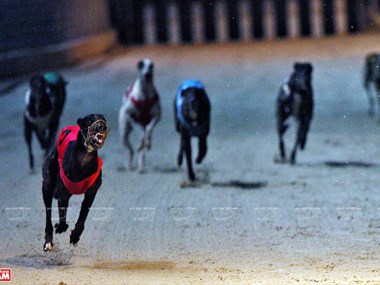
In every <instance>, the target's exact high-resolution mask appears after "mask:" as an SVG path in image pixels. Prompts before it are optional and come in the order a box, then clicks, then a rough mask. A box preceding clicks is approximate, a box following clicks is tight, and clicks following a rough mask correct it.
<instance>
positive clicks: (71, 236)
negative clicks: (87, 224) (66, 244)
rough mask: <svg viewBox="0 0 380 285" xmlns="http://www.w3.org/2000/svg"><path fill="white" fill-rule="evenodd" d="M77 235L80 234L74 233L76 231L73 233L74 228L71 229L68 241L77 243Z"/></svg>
mask: <svg viewBox="0 0 380 285" xmlns="http://www.w3.org/2000/svg"><path fill="white" fill-rule="evenodd" d="M79 237H80V235H78V234H76V233H75V230H73V231H72V232H71V235H70V243H71V244H72V245H77V243H78V241H79Z"/></svg>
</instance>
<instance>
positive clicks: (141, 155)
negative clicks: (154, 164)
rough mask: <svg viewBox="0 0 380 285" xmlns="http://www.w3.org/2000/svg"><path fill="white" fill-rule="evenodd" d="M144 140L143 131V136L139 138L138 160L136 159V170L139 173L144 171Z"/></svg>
mask: <svg viewBox="0 0 380 285" xmlns="http://www.w3.org/2000/svg"><path fill="white" fill-rule="evenodd" d="M144 141H145V133H144V136H143V137H142V138H141V142H140V147H139V148H138V152H139V160H138V170H137V171H138V172H139V173H144V172H145V152H146V147H145V144H144Z"/></svg>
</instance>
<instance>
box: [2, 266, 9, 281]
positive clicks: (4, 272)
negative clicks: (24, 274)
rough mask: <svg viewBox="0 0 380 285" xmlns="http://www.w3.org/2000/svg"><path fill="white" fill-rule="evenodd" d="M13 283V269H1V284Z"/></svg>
mask: <svg viewBox="0 0 380 285" xmlns="http://www.w3.org/2000/svg"><path fill="white" fill-rule="evenodd" d="M11 281H12V269H10V268H0V282H11Z"/></svg>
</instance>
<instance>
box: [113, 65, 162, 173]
mask: <svg viewBox="0 0 380 285" xmlns="http://www.w3.org/2000/svg"><path fill="white" fill-rule="evenodd" d="M137 71H138V78H137V79H136V81H135V82H134V83H133V85H131V86H130V87H129V88H128V90H127V92H126V93H125V95H124V96H123V103H122V106H121V108H120V111H119V132H120V136H121V139H122V141H123V143H124V145H125V147H126V148H127V149H128V150H129V162H128V169H132V164H133V157H134V150H133V147H132V145H131V143H130V140H129V135H130V133H131V131H132V129H133V127H134V126H138V127H140V128H141V129H142V130H143V136H142V138H141V141H140V144H139V145H138V147H137V151H138V152H139V153H140V156H139V160H138V171H139V172H140V173H142V172H144V171H145V151H146V150H150V148H151V145H152V132H153V129H154V127H155V126H156V125H157V123H158V122H159V121H160V118H161V106H160V99H159V95H158V92H157V90H156V87H155V85H154V81H153V71H154V65H153V62H152V61H151V60H149V59H144V60H141V61H139V62H138V64H137Z"/></svg>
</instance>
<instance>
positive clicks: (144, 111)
mask: <svg viewBox="0 0 380 285" xmlns="http://www.w3.org/2000/svg"><path fill="white" fill-rule="evenodd" d="M132 90H133V85H131V86H130V87H129V88H128V90H127V92H126V93H125V97H126V98H127V99H128V98H130V99H131V101H132V103H133V105H135V107H136V108H137V109H138V110H139V115H138V116H135V117H134V118H133V119H134V120H136V121H137V122H139V123H140V124H142V125H143V126H146V125H148V124H149V123H150V121H151V120H152V114H151V111H152V108H153V106H154V104H156V103H157V101H158V97H157V96H156V95H154V96H153V97H150V98H148V99H146V100H140V101H139V100H137V99H136V98H134V97H132V96H130V94H131V92H132Z"/></svg>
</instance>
